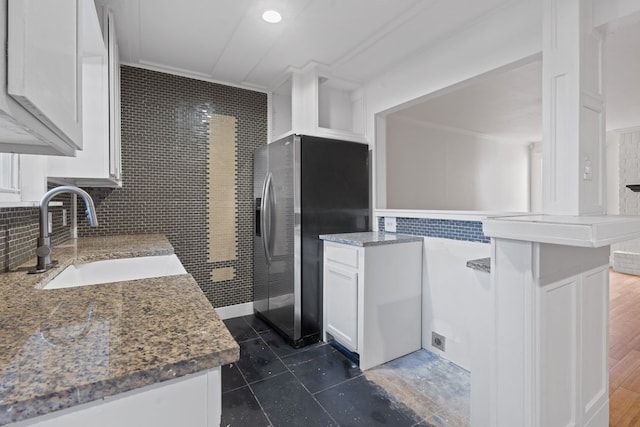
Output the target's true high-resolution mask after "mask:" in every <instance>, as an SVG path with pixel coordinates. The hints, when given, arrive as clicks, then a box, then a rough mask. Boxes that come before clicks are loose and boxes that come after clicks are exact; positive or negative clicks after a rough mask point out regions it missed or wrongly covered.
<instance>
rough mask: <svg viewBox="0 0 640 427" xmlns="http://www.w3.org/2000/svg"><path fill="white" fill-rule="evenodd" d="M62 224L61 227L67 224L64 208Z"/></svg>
mask: <svg viewBox="0 0 640 427" xmlns="http://www.w3.org/2000/svg"><path fill="white" fill-rule="evenodd" d="M62 226H63V227H66V226H67V210H66V209H62Z"/></svg>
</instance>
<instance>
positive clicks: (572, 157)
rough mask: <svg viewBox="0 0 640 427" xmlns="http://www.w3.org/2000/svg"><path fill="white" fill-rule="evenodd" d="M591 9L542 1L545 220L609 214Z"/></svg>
mask: <svg viewBox="0 0 640 427" xmlns="http://www.w3.org/2000/svg"><path fill="white" fill-rule="evenodd" d="M592 3H593V1H592V0H544V1H543V66H542V81H543V84H542V90H543V93H542V111H543V113H542V114H543V124H542V128H543V138H542V144H543V148H542V151H543V171H544V172H543V190H542V200H543V203H542V205H543V206H542V207H543V212H544V213H545V214H553V215H589V214H604V212H605V193H604V189H605V185H604V183H605V177H604V173H603V172H604V170H605V169H604V160H605V157H604V150H605V126H604V123H605V106H604V87H603V76H602V47H603V40H602V36H601V34H600V32H599V31H598V30H596V29H595V28H594V26H593V4H592Z"/></svg>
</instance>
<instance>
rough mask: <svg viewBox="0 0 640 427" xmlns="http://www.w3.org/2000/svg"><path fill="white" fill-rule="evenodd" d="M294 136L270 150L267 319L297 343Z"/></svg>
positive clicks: (275, 144)
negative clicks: (269, 260) (269, 261)
mask: <svg viewBox="0 0 640 427" xmlns="http://www.w3.org/2000/svg"><path fill="white" fill-rule="evenodd" d="M294 145H295V144H294V137H293V136H292V137H290V138H288V139H287V140H284V141H279V142H274V143H271V144H269V145H268V147H269V173H270V176H271V180H270V187H268V188H269V189H268V190H267V199H268V200H267V203H266V205H267V206H268V207H267V209H268V210H269V220H270V221H269V224H268V225H266V227H267V228H268V254H269V255H270V258H271V263H270V264H269V312H268V315H267V318H268V319H269V320H270V321H271V322H272V323H273V325H274V326H276V327H277V328H278V329H280V330H281V331H282V332H284V333H285V334H286V335H287V336H289V337H290V338H291V339H293V340H294V341H295V340H297V339H298V338H299V334H298V336H296V329H298V328H296V324H295V323H296V322H295V297H296V294H295V277H296V274H298V275H299V274H300V272H299V269H296V268H295V251H294V246H295V244H294V225H295V224H294V208H295V206H294V205H295V203H294V202H295V200H294V199H295V197H294V195H295V187H296V184H295V170H294Z"/></svg>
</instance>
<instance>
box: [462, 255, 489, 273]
mask: <svg viewBox="0 0 640 427" xmlns="http://www.w3.org/2000/svg"><path fill="white" fill-rule="evenodd" d="M467 267H469V268H471V269H474V270H478V271H484V272H485V273H491V258H480V259H472V260H469V261H467Z"/></svg>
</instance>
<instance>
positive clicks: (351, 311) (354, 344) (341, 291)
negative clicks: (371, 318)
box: [324, 263, 358, 351]
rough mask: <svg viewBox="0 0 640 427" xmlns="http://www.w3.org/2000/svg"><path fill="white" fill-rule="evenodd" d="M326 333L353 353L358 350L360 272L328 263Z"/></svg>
mask: <svg viewBox="0 0 640 427" xmlns="http://www.w3.org/2000/svg"><path fill="white" fill-rule="evenodd" d="M324 295H325V297H324V299H325V301H329V302H330V303H329V304H327V305H326V308H325V313H326V318H327V322H326V327H325V329H326V331H327V332H328V333H330V334H331V335H332V336H333V337H334V338H336V339H337V340H338V341H339V342H340V343H342V345H344V346H345V347H347V348H348V349H349V350H351V351H357V350H358V272H357V271H349V270H346V269H343V268H340V267H337V266H335V265H333V263H327V265H326V267H325V270H324Z"/></svg>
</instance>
